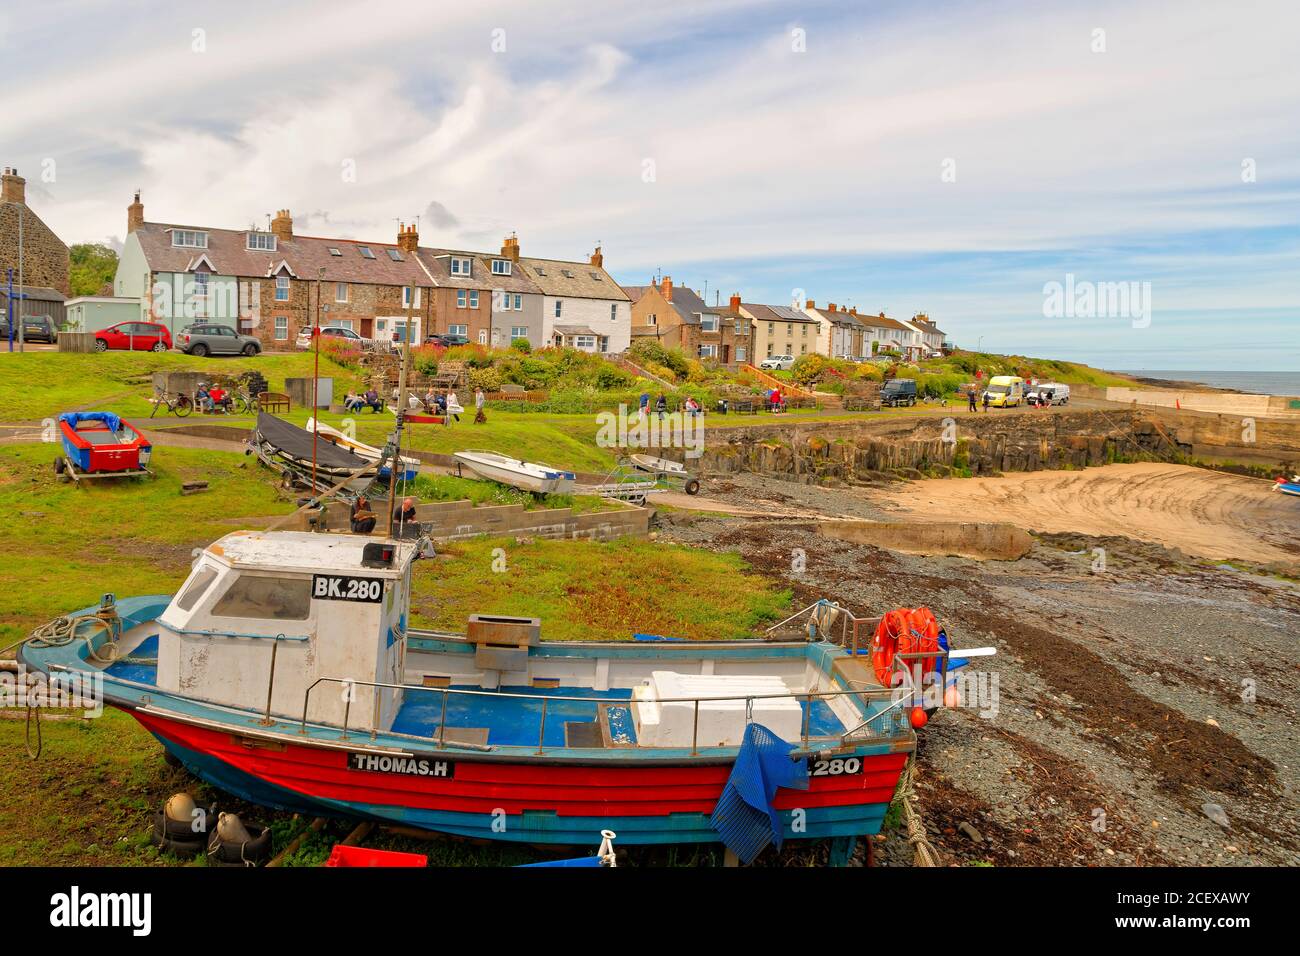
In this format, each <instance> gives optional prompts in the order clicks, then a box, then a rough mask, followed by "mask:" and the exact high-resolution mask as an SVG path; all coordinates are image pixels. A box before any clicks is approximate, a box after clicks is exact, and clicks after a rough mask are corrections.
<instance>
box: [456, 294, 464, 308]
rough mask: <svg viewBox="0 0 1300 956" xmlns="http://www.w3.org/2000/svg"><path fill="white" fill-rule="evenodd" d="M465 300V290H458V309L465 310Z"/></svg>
mask: <svg viewBox="0 0 1300 956" xmlns="http://www.w3.org/2000/svg"><path fill="white" fill-rule="evenodd" d="M465 299H466V293H465V290H464V289H457V290H456V308H458V309H463V308H465Z"/></svg>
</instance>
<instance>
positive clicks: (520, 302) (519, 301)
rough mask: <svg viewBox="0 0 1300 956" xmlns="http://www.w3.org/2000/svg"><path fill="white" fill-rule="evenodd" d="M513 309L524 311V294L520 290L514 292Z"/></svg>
mask: <svg viewBox="0 0 1300 956" xmlns="http://www.w3.org/2000/svg"><path fill="white" fill-rule="evenodd" d="M515 311H516V312H522V311H524V296H523V293H521V292H516V293H515Z"/></svg>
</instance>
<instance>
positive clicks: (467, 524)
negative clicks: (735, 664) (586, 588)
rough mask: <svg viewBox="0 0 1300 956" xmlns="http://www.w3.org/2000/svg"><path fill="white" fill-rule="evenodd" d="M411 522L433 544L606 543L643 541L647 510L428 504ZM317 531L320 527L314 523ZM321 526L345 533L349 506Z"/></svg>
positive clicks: (337, 507)
mask: <svg viewBox="0 0 1300 956" xmlns="http://www.w3.org/2000/svg"><path fill="white" fill-rule="evenodd" d="M374 504H375V508H376V511H377V512H379V513H382V512H383V511H385V510H386V509H387V505H388V502H387V499H385V500H384V501H382V502H381V501H376V502H375V503H374ZM415 511H416V519H417V520H418V521H419V522H420V523H421V524H432V525H433V529H432V534H431V536H432V537H433V539H434V540H435V541H454V540H457V539H462V538H477V537H485V536H486V537H497V536H516V537H529V538H554V539H576V538H591V539H593V540H597V541H610V540H613V539H614V538H621V537H625V536H628V535H631V536H632V537H636V538H644V537H646V536H647V535H648V534H649V532H650V516H651V509H649V508H638V507H635V506H633V505H625V506H623V507H619V508H616V509H612V510H609V511H593V512H584V513H582V514H574V513H573V509H571V508H535V509H533V510H531V511H528V510H525V508H524V506H523V505H479V506H477V507H475V506H474V504H473V503H472V502H469V501H433V502H427V503H425V504H420V505H417V506H416V509H415ZM287 527H288V529H289V530H296V531H309V530H312V525H311V524H310V523H309V522H308V521H307V515H305V514H303V515H298V516H297V517H296V518H295V519H294V521H293V522H291V523H290V524H289V525H288V526H287ZM317 527H319V524H318V525H317ZM325 527H326V528H327V529H328V530H331V531H341V530H347V528H348V507H347V505H346V504H344V503H341V502H335V503H333V504H331V505H330V506H329V507H328V508H327V518H326V524H325ZM384 528H385V521H384V519H382V518H381V521H380V525H379V527H378V528H376V532H377V533H383V531H384Z"/></svg>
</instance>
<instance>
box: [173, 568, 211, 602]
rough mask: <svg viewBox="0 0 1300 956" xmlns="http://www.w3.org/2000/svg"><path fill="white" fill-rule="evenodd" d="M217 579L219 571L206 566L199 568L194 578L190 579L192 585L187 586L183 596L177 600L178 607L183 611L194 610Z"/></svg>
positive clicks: (182, 593)
mask: <svg viewBox="0 0 1300 956" xmlns="http://www.w3.org/2000/svg"><path fill="white" fill-rule="evenodd" d="M216 579H217V569H216V568H212V567H207V566H204V567H202V568H199V570H198V571H197V572H196V573H195V575H194V577H192V578H190V583H189V584H187V585H186V586H185V590H184V591H182V592H181V596H180V597H178V598H177V599H176V606H177V607H178V608H180V609H181V610H182V611H192V610H194V605H196V604H198V603H199V598H201V597H203V594H204V592H205V591H207V589H208V588H209V587H211V586H212V582H213V581H215V580H216Z"/></svg>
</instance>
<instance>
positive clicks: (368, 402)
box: [361, 388, 384, 412]
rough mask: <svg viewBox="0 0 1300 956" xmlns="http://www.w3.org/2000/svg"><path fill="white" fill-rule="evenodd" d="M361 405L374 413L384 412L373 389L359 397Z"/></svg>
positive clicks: (382, 404) (382, 405)
mask: <svg viewBox="0 0 1300 956" xmlns="http://www.w3.org/2000/svg"><path fill="white" fill-rule="evenodd" d="M361 400H362V401H361V405H362V407H363V408H371V409H374V410H375V411H376V412H382V411H383V410H384V403H383V402H381V401H380V400H379V393H378V392H376V391H375V390H374V389H373V388H372V389H370V390H369V391H368V392H366V394H364V395H362V396H361Z"/></svg>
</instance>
